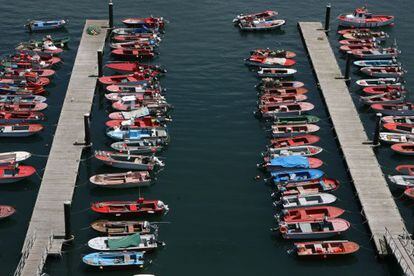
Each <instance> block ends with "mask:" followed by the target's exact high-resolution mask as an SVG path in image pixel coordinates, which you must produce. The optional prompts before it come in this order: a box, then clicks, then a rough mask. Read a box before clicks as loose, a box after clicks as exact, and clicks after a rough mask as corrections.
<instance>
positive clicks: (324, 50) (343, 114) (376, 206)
mask: <svg viewBox="0 0 414 276" xmlns="http://www.w3.org/2000/svg"><path fill="white" fill-rule="evenodd" d="M299 29H300V31H301V34H302V38H303V41H304V43H305V46H306V48H307V51H308V54H309V57H310V60H311V63H312V66H313V69H314V70H315V74H316V78H317V80H318V83H319V85H320V90H321V92H322V95H323V97H324V99H325V102H326V105H327V109H328V112H329V115H330V116H331V119H332V123H333V125H334V128H335V132H336V134H337V136H338V141H339V144H340V146H341V148H342V152H343V154H344V157H345V161H346V163H347V166H348V169H349V173H350V175H351V177H352V181H353V183H354V186H355V189H356V191H357V194H358V197H359V200H360V202H361V205H362V209H363V212H364V214H365V217H366V219H367V223H368V226H369V229H370V231H371V233H372V237H373V240H374V243H375V247H376V249H377V252H378V254H379V255H386V254H387V251H386V249H385V248H384V247H383V246H381V245H382V243H383V242H384V235H385V229H386V228H387V229H388V231H389V232H390V233H391V235H392V236H398V235H401V234H402V233H403V231H404V230H405V226H404V222H403V220H402V218H401V215H400V213H399V211H398V208H397V206H396V204H395V202H394V199H393V197H392V195H391V192H390V190H389V188H388V185H387V182H386V181H385V179H384V176H383V174H382V171H381V169H380V166H379V164H378V161H377V159H376V157H375V154H374V152H373V150H372V148H371V147H370V146H369V145H363V143H364V142H366V141H367V140H368V138H367V135H366V133H365V130H364V127H363V125H362V123H361V120H360V118H359V115H358V112H357V111H356V109H355V106H354V103H353V101H352V98H351V96H350V94H349V91H348V87H347V86H346V83H345V81H344V80H343V79H341V78H338V76H341V71H340V69H339V66H338V63H337V62H336V58H335V55H334V53H333V51H332V48H331V46H330V44H329V41H328V38H327V36H326V33H325V31H324V30H323V27H322V24H321V23H320V22H299Z"/></svg>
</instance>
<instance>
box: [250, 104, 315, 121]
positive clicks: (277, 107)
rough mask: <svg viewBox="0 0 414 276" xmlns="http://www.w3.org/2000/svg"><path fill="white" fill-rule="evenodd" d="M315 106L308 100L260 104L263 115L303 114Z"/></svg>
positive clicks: (260, 112) (269, 116) (268, 116)
mask: <svg viewBox="0 0 414 276" xmlns="http://www.w3.org/2000/svg"><path fill="white" fill-rule="evenodd" d="M314 108H315V106H314V105H313V104H311V103H308V102H297V103H272V104H267V105H263V106H259V113H258V114H261V115H262V116H263V117H266V118H272V117H274V116H292V115H303V114H304V113H306V112H309V111H311V110H313V109H314Z"/></svg>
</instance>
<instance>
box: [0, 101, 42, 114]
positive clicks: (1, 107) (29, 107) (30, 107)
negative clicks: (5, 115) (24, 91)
mask: <svg viewBox="0 0 414 276" xmlns="http://www.w3.org/2000/svg"><path fill="white" fill-rule="evenodd" d="M46 108H47V103H12V104H9V103H0V111H10V112H14V111H17V112H31V111H42V110H45V109H46Z"/></svg>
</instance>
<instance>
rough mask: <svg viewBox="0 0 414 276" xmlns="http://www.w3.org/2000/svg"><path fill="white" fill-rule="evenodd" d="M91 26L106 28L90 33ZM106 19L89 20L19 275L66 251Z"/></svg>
mask: <svg viewBox="0 0 414 276" xmlns="http://www.w3.org/2000/svg"><path fill="white" fill-rule="evenodd" d="M90 25H97V26H100V27H101V28H102V30H101V33H100V34H98V35H89V34H87V32H86V30H87V27H88V26H90ZM107 26H108V21H107V20H86V23H85V27H84V29H83V34H82V39H81V41H80V45H79V49H78V52H77V55H76V60H75V63H74V66H73V70H72V76H71V78H70V82H69V85H68V89H67V92H66V97H65V101H64V103H63V107H62V111H61V115H60V118H59V122H58V125H57V129H56V132H55V136H54V139H53V144H52V147H51V150H50V154H49V158H48V160H47V164H46V168H45V171H44V175H43V179H42V182H41V186H40V189H39V193H38V196H37V200H36V204H35V206H34V209H33V213H32V217H31V220H30V225H29V228H28V231H27V235H26V239H25V243H24V246H23V249H22V258H21V261H20V263H19V266H18V268H17V270H16V273H15V275H25V276H29V275H30V276H33V275H40V274H41V271H42V269H43V265H44V263H45V260H46V258H47V256H48V255H59V254H61V249H62V245H63V243H64V236H65V223H64V210H63V203H64V202H65V201H68V200H69V201H71V200H72V196H73V192H74V188H75V183H76V179H77V176H78V168H79V162H80V159H81V154H82V151H83V146H82V145H75V144H74V143H75V142H83V141H84V124H83V117H84V114H85V113H90V110H91V106H92V101H93V96H94V91H95V88H96V81H97V75H98V68H97V50H102V49H103V47H104V43H105V38H106V34H107Z"/></svg>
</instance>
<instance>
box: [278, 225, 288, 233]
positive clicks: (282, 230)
mask: <svg viewBox="0 0 414 276" xmlns="http://www.w3.org/2000/svg"><path fill="white" fill-rule="evenodd" d="M279 231H280V233H282V234H285V233H287V231H288V229H287V227H286V226H285V225H282V226H280V227H279Z"/></svg>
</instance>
